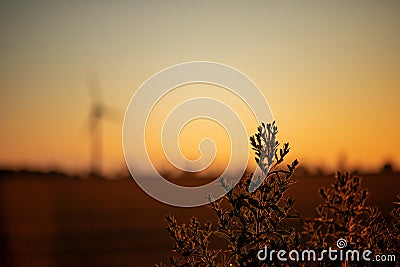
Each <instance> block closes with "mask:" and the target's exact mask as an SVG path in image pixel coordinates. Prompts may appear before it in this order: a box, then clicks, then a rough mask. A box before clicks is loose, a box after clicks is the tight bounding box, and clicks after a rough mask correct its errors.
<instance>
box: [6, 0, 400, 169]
mask: <svg viewBox="0 0 400 267" xmlns="http://www.w3.org/2000/svg"><path fill="white" fill-rule="evenodd" d="M399 14H400V1H252V2H251V4H250V3H245V2H244V1H198V2H194V1H143V3H135V2H133V1H26V2H24V1H1V2H0V36H1V37H0V58H1V60H0V125H1V131H0V167H2V168H17V169H18V168H33V169H44V170H46V169H60V170H64V171H68V172H72V173H79V172H87V171H88V168H89V149H90V146H89V140H90V139H89V138H90V137H89V134H88V131H87V119H88V114H89V109H90V105H91V100H90V95H89V91H88V87H87V83H86V79H87V77H88V75H93V74H97V76H98V77H99V81H100V84H101V87H102V91H103V96H104V102H105V103H106V104H107V105H109V106H111V107H114V108H116V109H117V110H120V116H118V117H117V118H116V120H115V121H114V122H112V121H107V120H105V121H104V122H103V123H102V125H101V126H102V127H103V130H104V131H103V134H104V136H103V137H104V142H103V144H104V160H105V164H104V165H105V166H104V167H105V169H106V172H107V173H115V172H118V171H120V170H122V169H124V166H125V163H124V158H123V154H122V144H121V143H122V139H121V134H122V122H123V115H124V111H125V109H126V107H127V105H128V103H129V100H130V98H131V97H132V95H133V94H134V93H135V91H136V90H137V88H138V87H139V86H140V85H141V84H142V83H143V82H144V81H145V80H146V79H147V78H149V77H150V76H151V75H153V74H155V73H156V72H158V71H160V70H162V69H164V68H166V67H168V66H171V65H175V64H179V63H183V62H187V61H195V60H202V61H215V62H220V63H223V64H226V65H229V66H232V67H234V68H236V69H238V70H240V71H242V72H243V73H244V74H246V75H247V76H248V77H250V78H251V79H252V80H253V81H254V82H255V83H256V84H257V85H258V86H259V87H260V89H261V90H262V91H263V93H264V94H265V97H266V98H267V100H268V102H269V105H270V107H271V110H272V112H273V114H274V117H275V120H276V122H277V125H278V126H279V139H280V140H281V142H286V141H288V142H290V144H291V147H292V153H291V154H292V157H297V158H298V159H299V160H300V162H302V163H304V164H307V165H311V166H314V167H326V168H328V169H331V170H333V169H334V168H336V167H337V166H338V161H339V160H344V161H345V162H346V166H348V167H349V168H362V169H365V170H377V169H379V168H380V167H381V166H382V164H383V163H384V162H386V161H392V162H393V164H394V166H395V167H396V169H397V170H399V169H400V153H399V148H400V140H399V132H400V124H399V119H398V116H399V114H400V104H399V100H400V50H399V47H400V16H399ZM192 89H193V88H192ZM214 89H215V90H217V88H214ZM185 92H187V91H181V92H176V93H175V95H174V94H171V95H169V96H167V97H166V99H165V101H164V102H163V103H160V107H158V108H159V110H160V112H161V113H163V112H164V113H165V112H168V109H169V108H170V107H171V106H173V105H176V104H177V103H176V102H177V100H182V101H184V98H185V97H192V96H194V95H196V91H193V90H192V92H190V93H187V94H186V93H185ZM216 92H217V91H214V90H213V89H212V88H211V86H210V87H208V88H207V89H204V88H203V89H201V95H202V96H203V95H204V94H206V93H209V94H210V95H213V94H214V95H215V97H217V96H216V95H218V96H219V97H221V98H222V99H226V101H227V102H229V103H232V105H234V106H235V107H236V108H238V109H239V110H241V111H239V112H242V114H244V115H243V116H244V117H249V116H248V115H246V114H248V113H247V112H248V110H247V111H246V110H245V107H243V106H242V104H243V103H239V102H237V101H238V100H237V99H233V98H232V96H229V95H228V94H226V93H224V92H222V93H216ZM154 122H157V120H154ZM202 123H203V124H199V125H200V126H199V125H197V126H196V123H194V125H192V128H191V129H190V127H188V129H187V131H184V132H183V133H182V136H181V141H182V145H181V146H182V147H184V151H183V152H184V154H185V155H186V156H187V157H188V158H191V159H195V158H196V157H197V156H198V151H197V145H198V140H200V139H201V138H203V137H207V136H216V137H215V138H216V139H217V141H216V143H217V145H218V144H219V145H218V147H217V149H218V153H219V154H217V158H219V159H218V162H220V163H221V164H222V165H223V164H225V163H224V162H225V161H226V156H225V155H227V153H228V152H227V149H229V145H226V141H227V140H228V139H227V137H226V136H224V134H225V133H224V131H223V130H222V129H221V128H220V127H217V126H216V125H211V124H210V123H209V122H202ZM85 125H86V126H85ZM205 125H208V126H205ZM152 127H155V129H157V127H159V126H157V125H153V126H152ZM156 136H157V134H156ZM221 144H222V145H221ZM150 150H151V151H153V158H161V156H160V155H159V154H158V153H161V152H160V149H159V148H157V147H153V148H151V149H150Z"/></svg>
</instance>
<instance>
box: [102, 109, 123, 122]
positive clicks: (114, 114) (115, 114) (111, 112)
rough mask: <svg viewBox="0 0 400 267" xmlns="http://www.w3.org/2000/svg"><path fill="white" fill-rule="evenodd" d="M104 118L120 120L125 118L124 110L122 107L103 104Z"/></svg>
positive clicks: (113, 120)
mask: <svg viewBox="0 0 400 267" xmlns="http://www.w3.org/2000/svg"><path fill="white" fill-rule="evenodd" d="M102 111H103V112H102V119H106V120H108V121H112V122H119V121H121V120H122V118H123V115H124V113H123V111H122V110H121V109H118V108H115V107H110V106H107V105H103V106H102Z"/></svg>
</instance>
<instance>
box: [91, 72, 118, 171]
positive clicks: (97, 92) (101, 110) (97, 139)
mask: <svg viewBox="0 0 400 267" xmlns="http://www.w3.org/2000/svg"><path fill="white" fill-rule="evenodd" d="M87 86H88V90H89V95H90V100H91V108H90V111H89V120H88V129H89V135H90V139H91V143H90V173H89V175H90V176H91V177H101V176H102V169H103V168H102V167H103V166H102V160H103V146H102V143H103V129H102V127H101V126H102V125H101V121H102V120H104V119H108V120H112V121H114V122H115V121H116V120H117V116H116V115H118V114H117V110H116V109H114V108H111V107H109V106H107V105H106V104H104V101H103V95H102V90H101V87H100V82H99V79H98V77H97V76H92V77H88V79H87Z"/></svg>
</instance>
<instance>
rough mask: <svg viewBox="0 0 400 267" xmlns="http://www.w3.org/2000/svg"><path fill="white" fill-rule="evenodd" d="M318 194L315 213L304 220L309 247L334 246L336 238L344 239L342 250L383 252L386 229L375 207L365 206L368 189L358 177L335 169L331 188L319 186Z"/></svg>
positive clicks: (385, 246) (324, 264)
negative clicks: (321, 202) (313, 216)
mask: <svg viewBox="0 0 400 267" xmlns="http://www.w3.org/2000/svg"><path fill="white" fill-rule="evenodd" d="M319 193H320V195H321V197H322V199H323V200H324V202H323V204H321V205H319V206H318V207H317V209H316V211H317V214H318V216H317V217H316V218H314V219H311V220H307V221H306V222H305V223H304V230H305V231H304V232H303V234H305V235H307V236H309V240H308V247H309V248H313V249H319V250H322V249H327V248H328V247H332V248H336V241H337V240H338V239H340V238H344V239H345V240H346V241H347V246H346V248H344V249H353V250H354V249H358V250H365V249H369V250H372V251H374V252H375V253H378V252H387V251H386V250H385V249H386V248H387V241H388V240H387V233H388V228H387V227H386V226H385V223H384V221H383V219H382V217H381V216H380V212H379V211H378V209H377V208H376V207H369V206H366V204H365V202H366V200H367V198H368V196H369V192H368V190H366V189H362V187H361V179H360V178H358V177H356V176H352V175H350V174H349V173H347V172H346V173H341V172H338V173H337V175H336V177H335V182H334V183H333V184H332V185H331V187H330V188H321V189H320V191H319ZM330 264H332V263H329V264H327V266H330ZM321 265H322V266H326V263H321Z"/></svg>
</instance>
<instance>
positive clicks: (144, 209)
mask: <svg viewBox="0 0 400 267" xmlns="http://www.w3.org/2000/svg"><path fill="white" fill-rule="evenodd" d="M361 177H363V178H364V179H363V185H364V187H366V188H368V189H369V190H370V192H371V197H370V198H369V200H368V201H369V204H372V205H376V206H378V207H379V208H380V209H381V211H382V212H383V214H384V216H388V214H389V212H390V210H391V209H392V208H393V204H392V202H393V201H394V200H395V197H396V195H397V194H398V193H400V190H399V188H400V187H399V184H400V182H399V181H400V175H399V174H391V173H387V174H376V175H361ZM297 179H298V183H297V184H295V185H294V186H293V188H292V189H291V192H290V194H291V195H292V196H294V198H295V199H296V207H297V209H298V210H299V211H300V213H301V214H302V215H303V216H305V217H308V216H312V214H313V211H314V209H315V207H316V205H318V204H319V203H320V198H319V196H318V188H319V187H321V186H327V185H328V184H329V183H331V182H332V181H333V176H332V175H331V176H329V177H325V176H305V175H298V177H297ZM0 208H1V209H0V246H1V248H0V266H96V267H100V266H153V264H155V263H159V262H160V261H161V260H163V261H168V255H169V251H170V250H171V248H172V242H171V240H170V239H169V237H168V233H167V231H166V230H165V227H166V224H165V222H164V218H165V216H166V215H167V214H173V215H175V216H176V217H177V218H178V221H179V222H186V221H187V220H188V218H190V217H191V216H193V215H195V216H198V217H200V219H201V220H202V221H204V220H206V219H210V218H212V214H211V213H210V211H209V210H208V209H206V208H189V209H187V208H173V207H170V206H167V205H164V204H161V203H159V202H157V201H155V200H153V199H152V198H150V197H149V196H147V195H146V194H145V193H144V192H142V191H141V190H140V189H139V188H138V186H137V185H136V184H135V182H134V181H133V180H131V179H125V180H119V181H104V180H81V179H78V178H70V177H66V176H63V175H59V174H46V175H45V174H40V173H28V172H24V173H21V172H18V173H16V172H4V171H3V172H1V173H0Z"/></svg>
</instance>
